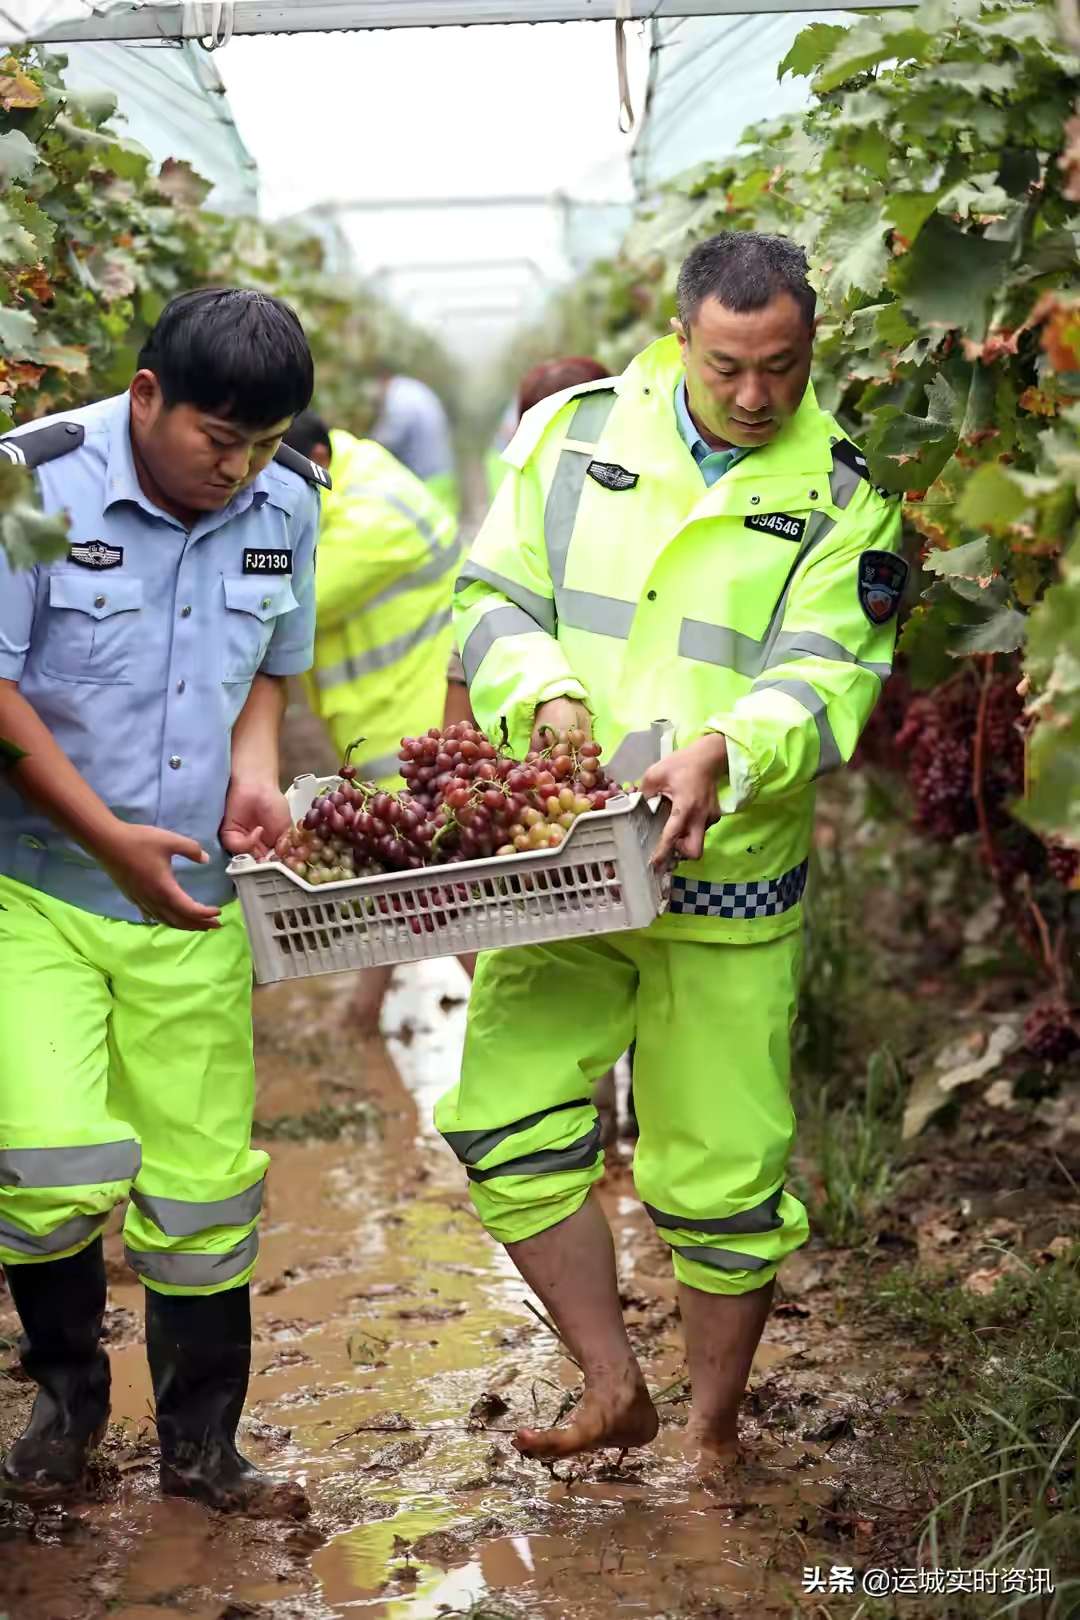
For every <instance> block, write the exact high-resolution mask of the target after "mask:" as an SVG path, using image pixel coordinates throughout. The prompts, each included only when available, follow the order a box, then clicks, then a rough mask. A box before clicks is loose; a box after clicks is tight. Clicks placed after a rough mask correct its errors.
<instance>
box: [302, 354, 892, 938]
mask: <svg viewBox="0 0 1080 1620" xmlns="http://www.w3.org/2000/svg"><path fill="white" fill-rule="evenodd" d="M681 375H682V361H681V356H680V353H679V349H678V343H677V340H676V339H675V338H674V337H670V338H662V339H660V341H658V342H656V343H654V344H652V345H651V346H650V347H649V348H648V349H646V350H645V351H644V352H643V353H642V354H640V355H639V356H638V357H637V359H636V360H634V361H633V362H632V363H631V365H630V366H629V367H628V369H627V370H626V372H624V374H623V375H622V376H621V377H620V378H617V379H616V380H615V382H614V384H612V383H611V382H610V381H605V382H600V383H594V384H589V385H588V386H587V387H585V388H578V389H573V390H570V391H568V392H566V393H563V394H558V395H555V396H553V397H552V398H551V399H547V400H544V401H542V403H541V404H540V405H538V406H537V407H535V409H533V410H532V411H530V412H529V413H528V414H527V415H526V417H525V418H524V420H523V422H522V424H521V427H520V428H519V430H518V433H517V435H516V436H515V438H514V440H513V442H512V443H511V445H510V446H509V448H508V449H507V450H506V452H505V453H504V455H505V460H506V461H507V462H508V463H509V466H510V471H509V473H508V475H507V477H506V479H505V481H504V483H503V485H502V487H501V489H500V491H499V493H498V496H497V497H496V500H495V503H494V505H493V507H492V509H491V512H490V513H489V515H488V518H487V521H486V523H485V524H484V526H483V528H482V529H481V531H480V534H479V536H478V537H477V540H476V542H475V544H474V546H473V548H472V552H471V554H470V557H469V559H468V562H467V563H466V565H465V569H464V571H463V573H462V574H461V576H460V578H459V579H458V581H457V586H456V592H457V594H456V601H455V619H456V632H457V639H458V645H459V646H460V648H461V651H462V660H463V663H464V666H465V673H466V677H467V679H468V682H469V692H470V699H471V702H472V707H473V711H474V713H475V714H476V716H477V718H478V720H479V721H480V723H481V724H482V725H483V726H484V727H485V729H486V730H487V731H488V732H489V733H490V734H491V735H492V737H493V738H495V737H497V736H498V735H499V734H500V733H502V732H505V734H506V736H507V738H508V741H509V744H510V746H511V748H512V749H513V751H514V752H515V753H520V752H521V751H523V750H525V749H527V747H528V739H529V732H530V729H531V726H532V721H533V715H534V713H535V710H536V707H537V705H538V704H540V703H543V702H545V701H546V700H547V699H549V698H553V697H558V696H560V695H565V696H567V697H571V698H577V699H581V700H583V701H584V702H585V703H586V704H587V705H588V707H589V708H590V709H591V711H592V713H593V717H594V722H595V731H596V735H597V737H598V739H599V740H600V741H601V742H602V743H603V745H604V753H605V757H606V758H607V759H609V760H610V761H611V764H610V766H609V769H611V771H612V774H613V775H615V776H616V777H617V778H618V779H619V780H621V781H622V780H629V779H634V780H637V779H639V778H640V776H641V774H642V772H643V771H644V769H645V767H646V766H647V765H648V764H649V763H650V762H651V759H652V757H654V749H655V742H654V735H655V734H654V733H653V732H652V731H651V730H650V727H651V725H652V723H653V722H654V721H657V720H661V719H663V720H668V721H670V722H672V724H673V725H674V727H675V734H676V746H680V747H681V746H683V745H685V744H686V743H689V742H691V741H693V740H694V739H695V738H697V737H700V736H702V735H703V734H704V733H706V732H710V731H716V732H722V733H723V734H724V735H725V736H726V737H727V738H728V740H729V752H730V780H729V782H728V783H727V784H726V785H725V786H724V788H723V789H722V791H721V795H720V807H721V809H722V811H724V812H725V813H724V815H723V817H722V819H721V820H720V822H718V823H717V825H716V826H715V827H713V828H712V829H711V831H710V833H709V835H708V839H707V842H706V848H705V854H704V856H703V858H702V860H700V861H696V862H685V863H683V864H682V865H681V866H680V867H679V868H678V870H677V873H676V877H675V880H674V882H673V886H672V896H671V908H670V911H669V912H668V913H667V914H666V915H665V916H663V917H661V918H660V919H658V921H657V922H656V923H655V924H654V925H653V926H654V928H655V929H656V930H657V931H658V932H662V933H667V934H674V935H677V936H678V937H687V935H690V936H692V937H701V938H710V939H717V940H726V941H731V942H746V943H752V942H753V941H755V940H762V939H769V938H773V937H776V936H777V935H780V934H783V933H786V932H788V931H789V930H790V929H792V928H795V927H796V926H798V923H799V921H800V914H801V909H802V908H801V900H802V894H803V889H804V887H805V879H806V865H807V857H808V854H809V849H810V840H811V832H812V823H813V812H814V782H815V780H816V778H817V777H818V776H821V775H823V774H824V773H825V772H826V771H830V770H834V769H836V767H837V766H839V765H842V764H844V763H845V762H846V761H847V760H849V759H850V758H851V755H852V753H853V752H854V749H855V745H856V743H857V741H858V738H859V734H860V732H861V731H862V728H863V726H864V725H865V724H866V721H867V719H868V718H869V715H870V712H871V710H872V709H873V707H874V704H875V702H876V701H877V698H878V695H879V693H880V691H881V687H882V685H883V683H884V681H885V679H886V678H887V676H888V674H889V671H890V668H891V660H892V655H893V647H894V643H895V636H896V607H897V605H898V602H899V595H900V590H901V588H902V585H903V579H904V575H905V572H906V570H905V566H904V564H903V562H902V561H901V560H900V559H899V557H898V556H897V553H898V550H899V545H900V512H899V505H898V503H897V502H895V501H892V500H887V499H885V498H884V497H883V496H882V495H881V494H879V493H878V491H877V490H876V488H875V487H874V486H873V485H872V484H871V483H870V481H869V477H868V474H867V471H866V466H865V462H864V461H863V459H862V457H861V456H860V455H859V453H858V451H857V450H856V449H855V447H854V446H853V445H852V444H851V443H850V441H848V440H846V439H845V438H844V435H843V434H842V432H841V430H840V428H839V427H838V425H837V424H836V422H835V421H834V420H833V418H832V417H830V416H829V415H827V413H826V412H825V411H823V410H821V409H820V407H819V406H818V404H817V401H816V399H815V397H814V392H813V388H812V387H810V388H808V389H807V391H806V394H805V395H804V397H803V400H802V403H801V405H800V406H799V409H798V410H797V412H796V413H795V415H794V416H793V417H792V418H791V420H790V421H789V422H788V423H787V424H786V426H785V427H784V428H783V430H782V431H781V433H780V434H779V435H778V436H777V438H776V440H775V441H773V442H772V443H771V444H767V445H763V446H762V447H761V448H760V449H757V450H755V451H754V453H753V455H750V456H746V457H745V458H744V459H743V460H741V461H740V462H738V463H737V464H736V465H735V466H734V467H732V468H731V470H730V471H729V472H728V473H727V474H726V475H725V476H724V477H723V478H722V479H720V480H719V482H717V483H716V484H714V485H713V487H712V488H711V489H707V488H706V487H705V485H704V483H703V480H702V477H701V473H700V471H699V469H698V467H697V465H696V463H695V462H694V459H693V457H692V456H691V454H690V452H689V450H688V449H687V447H686V445H685V443H684V442H683V440H682V438H681V436H680V434H679V431H678V426H677V423H676V418H675V410H674V404H673V395H674V391H675V387H676V384H677V382H678V381H679V378H680V376H681ZM320 566H321V564H320Z"/></svg>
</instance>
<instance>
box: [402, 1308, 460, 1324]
mask: <svg viewBox="0 0 1080 1620" xmlns="http://www.w3.org/2000/svg"><path fill="white" fill-rule="evenodd" d="M467 1309H468V1306H466V1305H464V1304H458V1305H407V1306H405V1308H404V1309H403V1310H400V1311H395V1312H394V1315H395V1316H396V1317H397V1318H398V1320H399V1321H400V1322H449V1321H451V1320H452V1319H453V1318H454V1317H455V1316H464V1315H465V1312H466V1310H467Z"/></svg>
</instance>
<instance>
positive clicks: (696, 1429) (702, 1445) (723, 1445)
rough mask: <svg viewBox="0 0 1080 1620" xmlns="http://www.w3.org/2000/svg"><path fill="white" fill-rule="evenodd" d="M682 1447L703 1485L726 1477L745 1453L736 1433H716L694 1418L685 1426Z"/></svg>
mask: <svg viewBox="0 0 1080 1620" xmlns="http://www.w3.org/2000/svg"><path fill="white" fill-rule="evenodd" d="M683 1444H684V1448H685V1455H686V1457H687V1460H688V1461H689V1463H690V1464H691V1466H692V1468H693V1470H694V1472H695V1474H696V1475H697V1476H698V1478H699V1479H700V1480H702V1481H703V1482H706V1483H707V1482H708V1481H710V1480H719V1479H723V1478H725V1477H727V1476H730V1474H731V1472H732V1470H733V1469H734V1468H737V1467H738V1466H739V1464H740V1463H744V1462H745V1461H746V1452H745V1451H744V1450H743V1447H742V1445H741V1443H740V1441H739V1436H738V1433H737V1432H736V1431H734V1430H731V1429H717V1428H716V1427H715V1426H713V1425H710V1424H708V1423H706V1422H704V1421H700V1420H697V1419H695V1418H691V1419H690V1422H689V1423H688V1424H687V1426H686V1431H685V1437H684V1442H683Z"/></svg>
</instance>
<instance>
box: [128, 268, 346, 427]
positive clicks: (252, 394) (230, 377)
mask: <svg viewBox="0 0 1080 1620" xmlns="http://www.w3.org/2000/svg"><path fill="white" fill-rule="evenodd" d="M139 370H140V371H142V370H146V371H152V372H153V373H154V376H155V377H156V378H157V380H158V383H159V384H160V387H161V392H162V396H163V398H164V400H165V404H166V405H167V406H169V407H170V408H171V407H172V406H173V405H195V406H196V407H197V408H198V409H199V410H203V411H213V412H215V413H218V414H220V415H222V416H224V417H226V418H227V419H228V420H229V421H233V422H238V423H240V424H242V425H243V426H244V427H250V428H261V427H269V426H270V425H271V423H274V422H280V421H281V420H282V419H283V418H284V417H286V416H295V415H296V414H297V413H298V412H299V411H302V410H304V409H306V407H307V406H308V405H309V404H310V403H311V396H312V393H313V392H314V388H315V368H314V365H313V363H312V359H311V350H310V349H309V348H308V342H307V338H306V337H305V336H304V328H303V327H302V326H301V325H300V321H299V319H298V317H297V315H296V312H295V311H294V310H293V309H291V308H290V307H289V305H288V304H286V303H285V302H284V301H283V300H282V299H280V298H273V297H271V296H270V294H269V293H260V292H251V291H249V290H247V289H246V288H243V287H200V288H199V289H198V290H197V291H196V292H186V293H181V294H180V296H179V297H178V298H174V299H172V301H171V302H170V303H168V304H166V306H165V308H164V309H163V310H162V312H161V315H160V316H159V317H158V321H157V324H156V326H155V327H154V330H153V331H152V332H151V333H150V336H149V337H148V338H147V340H146V342H145V343H144V344H143V346H142V351H141V352H140V354H139Z"/></svg>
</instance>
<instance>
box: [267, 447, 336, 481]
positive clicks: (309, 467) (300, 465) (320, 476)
mask: <svg viewBox="0 0 1080 1620" xmlns="http://www.w3.org/2000/svg"><path fill="white" fill-rule="evenodd" d="M274 460H275V461H279V462H280V463H281V465H282V466H283V467H287V468H288V470H289V472H294V473H297V474H298V475H299V477H301V478H304V479H306V480H307V482H308V483H309V484H314V485H315V487H316V489H333V487H334V486H333V484H332V483H331V482H330V474H329V473H328V472H327V470H326V468H325V467H320V466H319V463H318V462H317V461H309V460H308V458H307V456H302V455H301V454H300V452H299V450H294V449H293V448H292V446H291V445H288V444H279V445H278V449H277V455H276V456H275V457H274Z"/></svg>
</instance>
